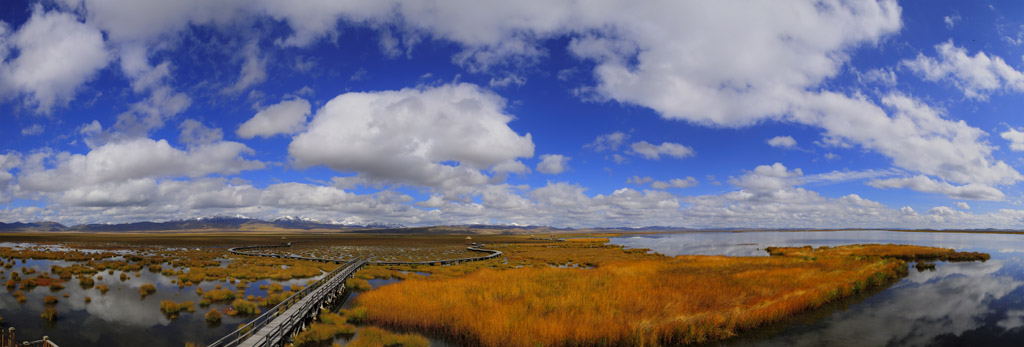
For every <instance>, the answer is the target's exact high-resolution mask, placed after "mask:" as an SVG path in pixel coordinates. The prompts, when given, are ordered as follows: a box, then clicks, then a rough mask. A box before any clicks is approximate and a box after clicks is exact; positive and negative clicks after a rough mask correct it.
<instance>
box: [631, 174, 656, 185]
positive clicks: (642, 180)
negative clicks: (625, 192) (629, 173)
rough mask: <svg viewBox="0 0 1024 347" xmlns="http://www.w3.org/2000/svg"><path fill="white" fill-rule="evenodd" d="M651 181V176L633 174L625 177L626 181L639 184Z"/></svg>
mask: <svg viewBox="0 0 1024 347" xmlns="http://www.w3.org/2000/svg"><path fill="white" fill-rule="evenodd" d="M651 182H654V179H653V178H651V177H650V176H644V177H640V176H633V177H630V178H627V179H626V183H632V184H639V185H644V184H648V183H651Z"/></svg>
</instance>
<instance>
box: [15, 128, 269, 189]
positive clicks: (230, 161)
mask: <svg viewBox="0 0 1024 347" xmlns="http://www.w3.org/2000/svg"><path fill="white" fill-rule="evenodd" d="M251 151H252V150H251V149H249V148H248V147H246V146H245V145H243V144H241V143H237V142H228V141H223V142H217V143H212V144H207V145H200V146H196V147H194V148H190V149H189V150H187V151H183V150H179V149H176V148H174V147H171V145H170V144H168V143H167V141H165V140H151V139H147V138H136V139H131V140H125V141H118V142H111V143H107V144H104V145H102V146H100V147H97V148H93V149H92V150H91V151H90V152H89V153H87V154H85V155H82V154H70V153H60V154H58V155H56V156H55V157H53V158H52V159H54V161H55V163H54V164H53V166H52V167H50V168H47V167H44V166H43V165H42V164H41V161H39V162H40V163H39V164H37V165H32V166H28V167H24V168H23V169H22V171H21V173H20V174H19V177H18V183H19V185H20V186H21V187H22V188H24V189H28V190H32V191H40V192H61V191H66V190H69V189H72V188H76V187H87V186H93V185H102V184H117V183H118V182H128V181H133V182H136V183H138V182H142V181H139V180H144V179H150V178H163V177H202V176H206V175H209V174H225V175H230V174H235V173H238V172H241V171H244V170H253V169H260V168H263V166H264V165H263V163H261V162H259V161H254V160H246V159H244V158H242V155H243V154H248V153H251ZM37 161H38V160H37Z"/></svg>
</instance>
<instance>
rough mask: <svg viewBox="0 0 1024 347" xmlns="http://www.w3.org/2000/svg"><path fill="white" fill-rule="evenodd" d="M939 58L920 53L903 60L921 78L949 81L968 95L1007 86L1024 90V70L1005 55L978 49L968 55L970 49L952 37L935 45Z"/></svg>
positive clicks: (977, 95)
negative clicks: (1006, 58)
mask: <svg viewBox="0 0 1024 347" xmlns="http://www.w3.org/2000/svg"><path fill="white" fill-rule="evenodd" d="M935 51H936V52H938V53H939V56H938V58H932V57H928V56H925V55H924V54H918V55H917V58H915V59H914V60H904V61H903V62H902V63H901V64H902V65H903V66H906V67H908V68H910V70H911V71H913V72H915V73H917V74H918V75H919V76H921V78H924V79H925V80H928V81H932V82H939V81H948V82H952V83H953V85H954V86H956V87H957V88H959V89H960V90H962V91H963V93H964V95H965V96H967V97H968V98H972V99H979V100H985V99H987V98H988V95H989V94H991V93H992V92H995V91H999V90H1001V89H1006V90H1010V91H1014V92H1018V93H1020V92H1024V73H1021V72H1020V71H1017V70H1016V69H1014V68H1013V67H1012V66H1010V65H1008V64H1006V62H1005V61H1003V58H1000V57H996V56H989V55H988V54H985V52H978V53H976V54H975V55H974V56H969V55H967V50H965V49H964V48H962V47H957V46H956V45H954V44H953V41H952V40H950V41H946V42H944V43H941V44H939V45H936V46H935Z"/></svg>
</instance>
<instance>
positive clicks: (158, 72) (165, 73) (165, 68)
mask: <svg viewBox="0 0 1024 347" xmlns="http://www.w3.org/2000/svg"><path fill="white" fill-rule="evenodd" d="M118 51H119V52H120V60H121V71H122V72H123V73H124V74H125V76H128V78H129V79H131V84H132V90H134V91H135V92H136V93H141V92H143V91H145V90H148V89H150V88H154V87H158V86H161V85H163V83H164V81H165V80H167V79H168V78H170V74H171V63H170V62H169V61H164V62H162V63H160V64H159V65H157V66H152V65H150V63H149V52H148V49H147V48H146V46H145V45H141V44H126V45H121V46H120V47H119V49H118Z"/></svg>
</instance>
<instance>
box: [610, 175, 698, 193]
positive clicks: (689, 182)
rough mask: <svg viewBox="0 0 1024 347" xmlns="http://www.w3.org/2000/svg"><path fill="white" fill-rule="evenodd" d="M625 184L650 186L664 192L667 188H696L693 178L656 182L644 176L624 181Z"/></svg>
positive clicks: (695, 181)
mask: <svg viewBox="0 0 1024 347" xmlns="http://www.w3.org/2000/svg"><path fill="white" fill-rule="evenodd" d="M626 183H632V184H636V185H645V184H650V185H651V188H654V189H659V190H664V189H668V188H689V187H695V186H697V179H696V178H693V176H687V177H686V178H673V179H670V180H668V181H667V182H666V181H657V180H655V179H653V178H651V177H648V176H644V177H640V176H633V177H630V178H629V179H627V180H626Z"/></svg>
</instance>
